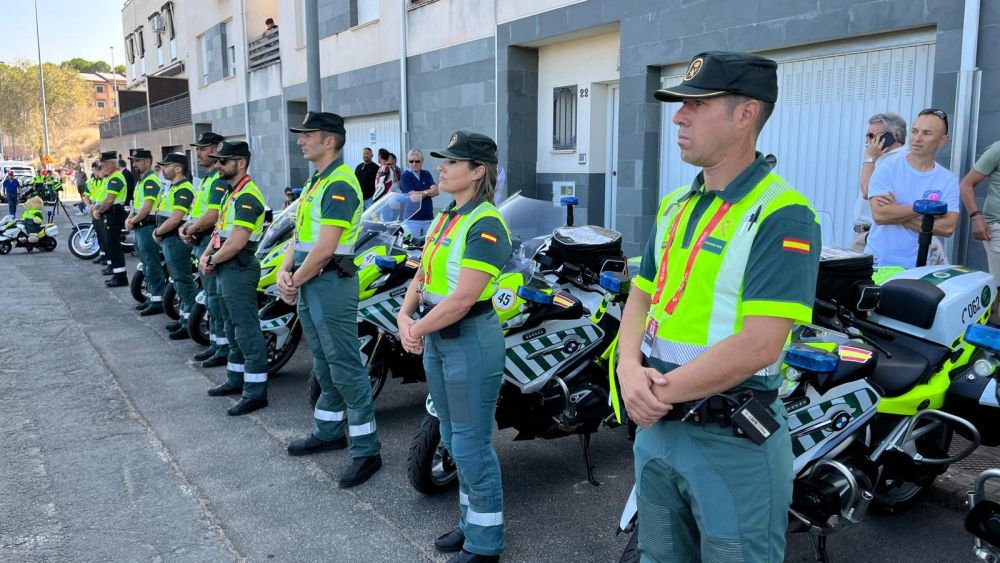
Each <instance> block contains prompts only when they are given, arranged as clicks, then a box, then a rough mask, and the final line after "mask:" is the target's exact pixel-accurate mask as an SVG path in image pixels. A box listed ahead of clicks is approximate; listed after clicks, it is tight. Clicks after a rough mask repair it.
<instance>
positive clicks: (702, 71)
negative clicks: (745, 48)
mask: <svg viewBox="0 0 1000 563" xmlns="http://www.w3.org/2000/svg"><path fill="white" fill-rule="evenodd" d="M777 70H778V63H776V62H774V61H772V60H771V59H768V58H764V57H761V56H760V55H754V54H752V53H740V52H733V51H706V52H704V53H701V54H698V55H696V56H695V57H694V58H693V59H691V64H690V65H688V69H687V72H686V73H685V74H684V80H682V81H681V83H680V84H678V85H677V86H671V87H669V88H663V89H662V90H657V91H656V93H654V94H653V95H654V96H656V99H657V100H660V101H661V102H680V101H684V100H686V99H689V98H713V97H715V96H723V95H726V94H738V95H741V96H747V97H748V98H754V99H756V100H762V101H765V102H772V103H773V102H775V101H777V100H778V73H777Z"/></svg>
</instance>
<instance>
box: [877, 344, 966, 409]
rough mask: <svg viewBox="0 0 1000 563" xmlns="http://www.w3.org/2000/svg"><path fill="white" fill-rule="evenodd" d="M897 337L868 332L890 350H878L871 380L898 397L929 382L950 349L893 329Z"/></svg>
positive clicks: (892, 395)
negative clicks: (886, 352) (883, 351)
mask: <svg viewBox="0 0 1000 563" xmlns="http://www.w3.org/2000/svg"><path fill="white" fill-rule="evenodd" d="M893 336H894V338H892V339H889V338H883V337H879V336H872V335H869V336H868V338H869V339H871V340H873V341H875V342H876V343H877V344H878V345H879V346H881V347H882V348H884V349H885V350H886V351H888V352H889V354H891V356H887V355H885V354H883V353H881V352H879V353H878V363H877V364H876V366H875V371H874V372H873V373H872V374H871V375H870V376H869V377H868V381H869V382H870V383H872V384H873V385H875V387H877V388H878V389H879V390H880V391H881V394H882V395H883V396H884V397H898V396H900V395H902V394H904V393H906V392H908V391H910V390H911V389H913V388H914V387H916V386H917V385H918V384H920V383H924V382H926V381H927V380H928V379H930V376H931V375H932V374H933V373H934V371H935V370H936V369H937V368H938V366H940V365H941V364H942V362H944V360H945V358H946V357H947V356H948V349H947V348H945V347H943V346H939V345H937V344H934V343H932V342H926V341H923V340H919V339H916V338H913V337H911V336H908V335H906V334H903V333H898V332H894V334H893Z"/></svg>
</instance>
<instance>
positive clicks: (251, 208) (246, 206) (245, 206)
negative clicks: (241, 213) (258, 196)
mask: <svg viewBox="0 0 1000 563" xmlns="http://www.w3.org/2000/svg"><path fill="white" fill-rule="evenodd" d="M243 209H249V210H250V211H253V206H250V205H244V206H243Z"/></svg>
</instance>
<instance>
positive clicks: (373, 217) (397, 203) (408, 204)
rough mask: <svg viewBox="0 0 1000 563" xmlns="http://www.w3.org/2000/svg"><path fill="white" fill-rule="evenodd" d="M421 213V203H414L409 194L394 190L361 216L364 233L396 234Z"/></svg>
mask: <svg viewBox="0 0 1000 563" xmlns="http://www.w3.org/2000/svg"><path fill="white" fill-rule="evenodd" d="M418 211H420V202H419V201H418V202H414V201H412V200H411V199H410V196H409V195H408V194H404V193H401V192H399V191H396V190H393V191H391V192H388V193H387V194H385V195H384V196H382V197H380V198H379V199H378V201H376V202H375V203H373V204H372V206H371V207H369V208H368V209H366V210H365V212H364V214H362V215H361V230H362V231H379V232H387V233H395V232H396V231H397V230H398V229H399V228H401V227H402V226H403V223H405V222H406V221H408V220H409V219H410V218H411V217H413V216H414V215H416V214H417V212H418Z"/></svg>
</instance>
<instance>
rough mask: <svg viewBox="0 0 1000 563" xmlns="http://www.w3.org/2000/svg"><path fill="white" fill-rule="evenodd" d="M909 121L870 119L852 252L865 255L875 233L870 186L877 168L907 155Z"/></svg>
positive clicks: (890, 116)
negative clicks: (869, 235)
mask: <svg viewBox="0 0 1000 563" xmlns="http://www.w3.org/2000/svg"><path fill="white" fill-rule="evenodd" d="M905 144H906V121H905V120H904V119H903V118H902V117H900V116H898V115H896V114H894V113H876V114H875V115H873V116H871V117H869V118H868V131H867V132H866V133H865V155H864V159H863V160H862V161H861V175H860V179H859V184H860V186H859V187H860V188H861V190H860V191H859V192H858V198H857V200H856V201H855V202H854V243H852V244H851V250H853V251H855V252H864V251H865V245H866V244H868V233H869V232H871V230H872V208H871V205H869V204H868V185H869V183H870V182H871V179H872V173H874V172H875V167H876V166H879V165H881V164H883V163H885V162H886V161H888V160H891V159H893V158H896V157H897V156H900V155H901V154H902V153H903V152H905V148H904V145H905Z"/></svg>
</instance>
